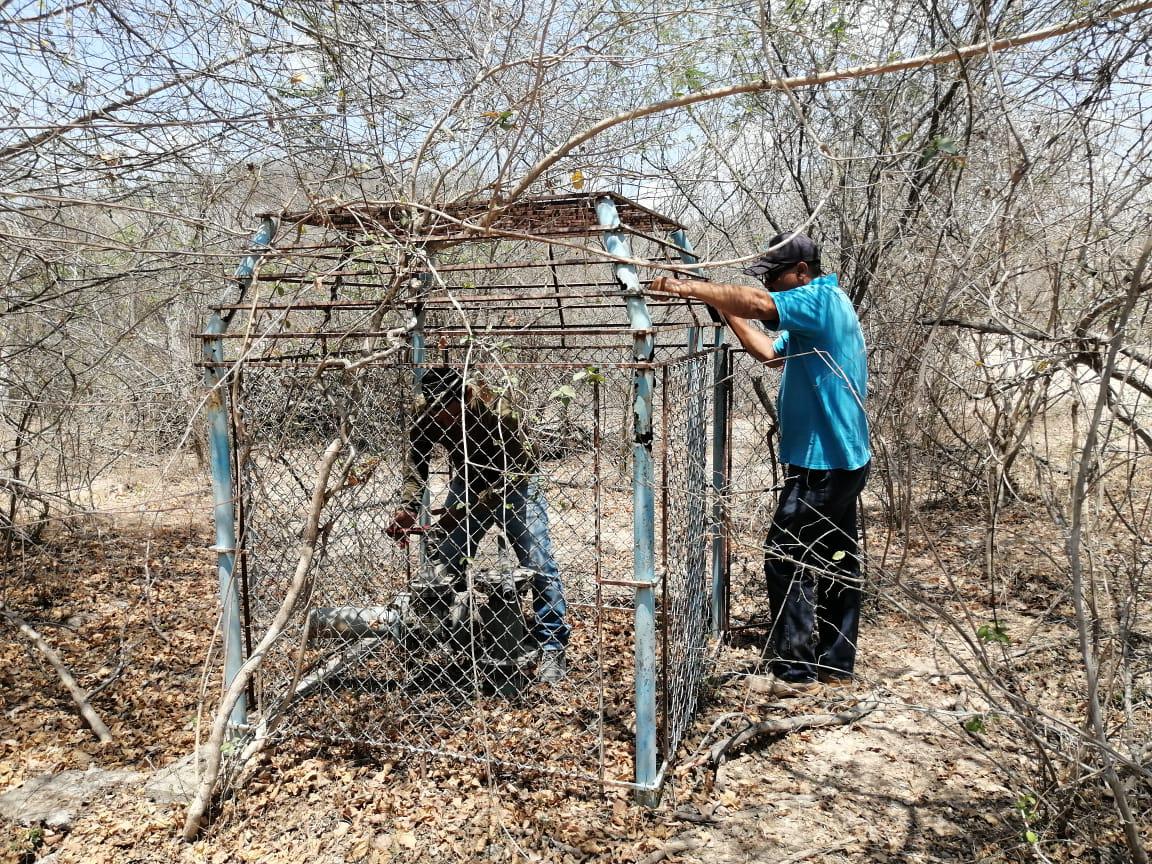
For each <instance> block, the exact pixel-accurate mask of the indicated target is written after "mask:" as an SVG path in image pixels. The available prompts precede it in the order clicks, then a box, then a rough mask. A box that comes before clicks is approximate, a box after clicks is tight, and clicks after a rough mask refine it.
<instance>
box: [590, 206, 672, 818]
mask: <svg viewBox="0 0 1152 864" xmlns="http://www.w3.org/2000/svg"><path fill="white" fill-rule="evenodd" d="M596 217H597V219H598V220H599V222H600V226H601V227H602V228H603V229H604V248H605V249H606V250H607V251H608V252H609V254H611V255H615V256H617V257H619V258H631V257H632V250H631V247H630V244H629V242H628V236H627V234H626V233H625V232H624V231H623V230H621V223H620V216H619V214H618V213H617V212H616V205H615V203H614V202H613V200H612V198H610V197H604V198H601V199H600V200H599V201H598V202H597V203H596ZM613 271H614V273H615V275H616V279H617V281H618V282H619V283H620V285H621V286H622V287H623V288H624V291H625V303H626V305H627V308H628V322H629V325H630V327H631V329H632V333H633V341H632V353H633V357H634V359H635V360H637V361H641V362H644V363H646V362H649V361H651V359H652V347H653V340H652V319H651V318H650V316H649V314H648V307H647V305H646V304H645V302H644V296H643V295H642V294H641V293H640V277H639V274H638V273H637V270H636V267H635V266H634V265H632V264H614V265H613ZM632 383H633V388H632V393H633V403H632V416H633V430H634V437H633V444H632V540H633V551H632V572H633V576H634V578H635V581H636V583H637V585H636V601H635V629H636V645H635V668H636V752H635V755H634V759H635V776H636V790H637V792H636V795H637V799H638V800H639V801H640V803H642V804H644V805H646V806H649V807H655V806H656V804H657V803H659V785H658V784H659V776H658V765H657V762H656V755H657V754H656V591H655V586H656V576H655V557H656V550H655V547H656V529H655V506H654V502H653V488H652V487H653V482H654V477H655V469H654V466H653V462H652V386H653V374H652V370H651V369H650V368H640V367H637V368H636V369H635V370H634V371H633V374H632Z"/></svg>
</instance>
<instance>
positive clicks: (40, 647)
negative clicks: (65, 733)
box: [0, 609, 112, 744]
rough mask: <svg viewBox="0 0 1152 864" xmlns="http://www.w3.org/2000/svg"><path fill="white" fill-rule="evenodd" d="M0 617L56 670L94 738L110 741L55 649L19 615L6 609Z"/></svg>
mask: <svg viewBox="0 0 1152 864" xmlns="http://www.w3.org/2000/svg"><path fill="white" fill-rule="evenodd" d="M0 615H3V616H4V618H6V619H7V620H8V622H9V623H10V624H12V625H13V626H14V627H15V628H16V629H17V630H19V631H20V632H21V633H22V634H23V635H24V636H26V637H27V638H28V640H29V641H30V642H31V643H32V644H33V645H35V646H36V650H37V651H39V652H40V653H41V654H43V655H44V657H45V659H47V660H48V662H49V663H50V664H52V668H53V669H55V670H56V674H57V675H59V676H60V681H61V682H63V684H64V687H65V688H66V689H67V690H68V693H69V695H70V696H71V697H72V701H73V702H75V703H76V707H77V708H79V709H80V715H81V716H82V717H83V718H84V720H85V721H86V722H87V723H88V726H89V727H90V728H91V729H92V731H93V732H95V733H96V737H97V738H99V739H100V741H101V742H102V743H104V744H107V743H109V742H110V741H111V740H112V733H111V732H110V731H109V730H108V727H107V726H105V725H104V721H103V720H101V719H100V715H99V714H97V713H96V711H95V709H93V708H92V705H91V704H90V703H89V702H88V694H87V693H85V692H84V689H83V688H82V687H81V686H80V685H79V684H77V683H76V679H75V678H73V677H72V673H71V672H69V671H68V667H67V666H65V665H64V661H63V660H61V659H60V655H59V654H57V653H56V651H55V649H54V648H53V647H52V646H51V645H49V644H48V643H47V642H45V641H44V637H43V636H41V635H40V634H39V633H38V632H37V631H36V630H34V629H33V628H32V627H30V626H29V625H28V624H27V622H25V621H24V619H23V618H21V617H20V616H19V615H16V614H15V613H13V612H9V611H8V610H7V609H0Z"/></svg>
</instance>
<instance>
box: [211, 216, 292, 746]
mask: <svg viewBox="0 0 1152 864" xmlns="http://www.w3.org/2000/svg"><path fill="white" fill-rule="evenodd" d="M275 233H276V221H275V220H274V219H270V218H266V219H264V221H263V222H261V224H260V230H259V231H257V232H256V235H255V236H254V237H253V238H252V246H253V251H252V252H251V253H249V254H248V255H246V256H245V257H244V258H243V260H241V262H240V265H239V266H238V267H237V268H236V279H237V281H238V282H239V286H240V295H241V296H243V294H244V292H245V291H246V290H247V289H248V286H249V285H251V284H252V274H253V272H254V271H255V269H256V264H257V263H258V262H259V260H260V257H261V255H262V254H263V252H262V251H261V247H265V248H266V247H267V246H268V244H269V243H271V242H272V237H273V235H274V234H275ZM225 329H226V324H225V321H224V319H222V318H221V317H220V315H219V314H213V315H212V318H211V320H210V321H209V322H208V327H207V331H206V332H208V333H209V334H212V335H213V336H216V337H219V336H222V335H223V334H224V331H225ZM203 350H204V359H205V360H206V361H208V365H207V366H205V368H204V386H206V387H207V388H208V389H209V393H208V406H207V412H206V417H207V420H208V454H209V455H208V459H209V465H210V467H211V472H212V499H213V505H214V506H213V516H214V518H215V522H216V546H215V550H216V576H217V582H218V584H219V590H220V608H221V616H222V617H221V630H222V632H223V636H224V688H225V689H227V688H228V687H230V686H231V685H232V682H233V681H235V680H236V676H237V675H238V674H239V672H240V666H241V664H242V663H243V661H244V657H243V655H244V647H243V645H244V643H243V641H242V640H243V637H242V632H241V626H240V586H239V585H238V584H237V583H236V579H235V578H234V572H233V571H234V569H235V566H236V506H235V497H234V494H235V493H234V489H235V486H234V484H233V477H232V449H231V442H230V441H229V437H228V403H227V400H226V394H227V389H226V387H225V386H224V378H225V374H226V372H227V369H226V368H225V365H224V340H223V339H220V338H214V339H207V340H205V341H204V349H203ZM229 719H230V720H231V723H232V725H233V726H234V727H235V726H243V725H244V724H245V723H246V722H247V720H248V699H247V695H246V694H241V695H240V698H239V699H238V700H237V701H236V705H235V707H233V709H232V714H231V717H230V718H229Z"/></svg>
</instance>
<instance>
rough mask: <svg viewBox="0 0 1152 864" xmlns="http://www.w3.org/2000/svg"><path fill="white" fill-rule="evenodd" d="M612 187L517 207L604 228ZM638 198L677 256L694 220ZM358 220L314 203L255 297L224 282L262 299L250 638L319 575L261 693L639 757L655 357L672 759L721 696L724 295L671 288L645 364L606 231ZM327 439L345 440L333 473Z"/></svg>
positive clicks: (433, 738) (453, 738)
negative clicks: (713, 337) (642, 507)
mask: <svg viewBox="0 0 1152 864" xmlns="http://www.w3.org/2000/svg"><path fill="white" fill-rule="evenodd" d="M588 203H589V200H587V199H581V200H576V201H575V203H573V201H570V200H568V199H565V201H564V202H562V205H563V206H562V207H560V208H559V209H557V208H556V207H555V206H554V205H549V206H548V207H544V208H543V209H542V210H540V212H532V211H529V212H528V214H527V215H524V214H523V213H521V214H520V215H519V216H517V217H516V218H525V219H528V220H529V222H531V221H532V220H533V219H535V220H536V221H535V223H534V224H535V225H536V227H540V226H541V225H544V228H545V229H546V231H547V232H551V234H550V236H556V235H557V234H560V235H563V236H565V237H568V236H579V235H581V234H583V235H585V236H588V235H594V234H595V233H598V232H599V230H600V229H599V228H598V226H597V225H596V223H595V221H594V211H593V210H592V209H591V208H590V207H588V206H587V205H588ZM549 208H551V209H549ZM572 208H575V209H572ZM625 212H629V211H625ZM632 212H633V215H634V216H637V218H641V219H644V220H647V223H646V224H645V226H644V228H645V230H643V231H637V230H635V226H629V227H628V230H631V231H632V232H633V240H634V242H635V249H636V254H637V255H638V256H639V257H640V258H645V257H646V258H648V259H649V260H653V261H657V260H667V256H668V254H669V252H670V251H671V249H672V247H669V245H668V244H667V243H662V242H661V241H659V240H658V238H656V237H655V236H654V234H655V232H656V231H657V230H665V231H667V230H671V228H673V227H675V226H674V225H672V224H670V223H666V222H661V221H660V219H659V217H655V216H654V215H653V214H648V213H647V211H639V210H638V211H632ZM541 214H543V215H541ZM574 214H575V215H574ZM375 215H376V217H378V218H383V216H381V214H379V213H377V214H375ZM458 215H459V214H458ZM467 216H468V214H463V215H462V216H461V218H464V217H467ZM545 217H547V218H545ZM388 218H389V219H391V220H392V221H391V222H390V223H389V225H390V229H391V230H393V231H399V230H400V229H401V228H402V227H404V226H403V220H402V219H400V218H399V217H397V216H395V214H392V215H389V216H388ZM468 218H470V217H468ZM541 220H543V221H541ZM589 220H593V221H589ZM337 221H338V220H336V219H335V217H333V219H330V220H328V221H327V222H325V221H324V220H319V224H317V220H315V219H312V220H310V221H309V220H306V219H301V221H300V223H299V224H300V225H301V226H302V228H301V230H299V231H297V237H296V239H297V242H296V244H295V245H294V246H284V247H283V248H281V249H280V250H279V252H278V255H277V256H276V258H275V261H276V267H275V268H266V269H265V270H264V271H262V272H261V273H259V274H257V276H256V277H255V278H254V280H253V285H254V286H255V288H256V289H257V291H258V295H259V296H258V297H257V299H256V300H255V301H250V302H248V303H247V304H239V303H238V304H235V305H233V306H231V307H221V311H222V312H223V313H229V314H240V316H241V317H242V318H243V319H244V320H243V323H242V326H237V325H236V324H233V326H232V327H231V328H230V330H229V333H228V334H226V335H225V336H224V337H221V341H222V342H224V343H225V347H224V350H223V353H224V355H225V357H226V358H227V359H228V361H229V366H228V368H229V370H230V372H229V381H230V384H231V391H232V397H233V406H234V407H233V444H234V447H235V459H236V463H237V467H238V472H237V476H238V479H237V484H238V489H239V495H238V501H239V511H240V512H239V520H240V543H239V545H240V547H241V548H242V550H243V553H242V555H241V557H240V574H241V577H242V583H243V586H244V592H243V593H244V597H243V602H244V606H245V610H246V626H247V628H248V630H249V632H250V634H251V637H250V638H252V639H255V638H258V637H259V636H260V634H261V633H262V632H263V631H264V630H265V629H266V628H267V627H268V626H269V625H270V623H271V622H272V621H273V620H274V619H275V618H276V617H277V616H278V615H281V617H284V615H283V610H281V605H282V604H283V602H284V598H285V596H286V595H287V593H288V591H289V586H290V585H292V584H293V583H294V582H295V583H297V584H301V583H302V584H303V586H304V591H303V595H302V599H301V601H300V603H298V604H297V606H296V608H295V609H294V610H291V613H292V614H289V615H288V616H287V617H288V621H289V623H288V625H287V628H286V630H285V633H284V636H283V637H282V638H280V639H279V640H278V641H277V642H276V643H275V645H274V646H273V648H272V650H271V651H270V652H269V654H268V656H267V659H266V660H265V662H264V664H263V667H262V670H261V675H260V680H259V688H258V693H257V696H258V698H257V702H258V706H259V710H260V711H261V712H262V713H263V714H264V715H265V716H276V717H277V718H279V720H278V725H277V726H276V730H277V732H276V734H279V735H281V736H290V735H306V736H310V737H315V738H323V739H327V740H342V741H353V742H359V743H363V744H369V745H373V746H377V747H386V748H393V749H397V750H402V751H407V752H416V753H432V754H439V755H446V756H452V757H456V758H461V759H468V760H478V761H487V762H495V763H498V764H502V765H507V766H512V767H519V768H527V769H532V770H542V771H549V772H558V773H562V774H565V775H567V776H572V777H582V778H587V779H592V780H597V781H600V782H604V783H622V784H630V783H632V782H633V768H634V765H633V756H634V754H633V743H634V740H635V739H634V736H635V734H636V730H635V722H636V721H635V718H636V716H637V711H636V706H635V704H634V702H633V696H634V693H635V692H636V686H637V685H636V681H635V677H636V671H635V670H636V668H637V662H638V661H637V660H636V659H634V658H635V654H636V651H637V647H636V645H637V644H638V643H637V634H636V631H635V615H636V612H635V609H634V606H635V605H636V597H637V596H638V595H637V592H638V588H637V586H638V584H639V583H638V582H637V581H636V579H637V575H636V570H635V567H636V565H635V563H634V562H635V555H636V548H635V546H636V542H637V541H636V537H637V535H636V533H635V523H636V521H637V518H639V517H637V516H636V514H635V513H634V501H635V500H636V496H637V495H638V494H641V493H639V492H638V490H637V486H636V476H635V471H634V463H633V455H634V448H635V446H637V445H636V444H635V438H636V435H635V431H634V425H635V416H636V412H637V410H638V407H637V405H638V402H637V391H636V385H635V379H636V376H637V375H638V372H639V370H642V369H645V368H647V369H652V370H654V371H655V373H656V376H655V393H654V397H653V411H652V417H653V434H652V440H651V448H652V453H653V456H654V463H653V464H654V473H653V475H652V476H651V477H650V478H648V480H647V482H649V483H651V489H650V490H647V491H649V492H651V494H652V498H653V500H654V502H655V525H653V526H651V527H652V529H653V535H654V537H655V542H656V550H655V551H656V560H657V565H658V566H657V570H658V573H657V574H656V575H657V576H658V577H659V581H658V582H657V586H658V587H657V600H658V605H657V610H656V612H657V622H658V639H657V642H656V644H655V646H649V649H650V650H653V651H655V652H656V653H657V654H658V656H656V657H655V658H654V665H655V668H656V670H657V681H658V719H657V722H658V725H659V731H660V733H661V734H660V736H659V742H660V757H661V759H662V761H663V762H664V763H667V762H669V761H670V760H671V759H672V758H674V755H675V751H676V748H677V746H678V745H679V743H680V741H681V739H682V736H683V733H684V730H685V729H686V728H687V725H688V723H689V722H690V720H691V716H692V712H693V711H694V709H695V704H696V697H697V693H698V690H699V686H700V683H701V681H702V679H703V675H704V671H705V663H704V658H705V646H706V639H707V634H708V622H709V614H710V613H709V602H710V586H711V581H712V572H711V567H710V566H709V565H710V558H709V555H710V543H711V532H710V527H711V526H710V514H711V504H710V501H711V497H710V495H711V491H710V490H711V483H712V477H711V468H710V461H709V459H710V453H709V442H710V440H711V424H712V422H713V416H712V408H713V399H714V395H713V386H712V363H713V354H712V352H709V351H700V350H698V347H699V345H700V344H701V342H700V338H699V337H700V333H701V331H702V329H703V328H702V326H701V325H702V324H704V323H706V322H705V321H701V320H700V311H701V310H699V309H698V308H695V307H692V306H690V305H689V304H687V303H684V302H674V303H673V302H669V303H664V304H649V305H650V310H649V311H650V313H651V322H650V326H649V327H648V328H647V330H646V332H647V333H649V334H650V335H651V337H652V338H653V339H654V341H655V342H656V344H657V345H659V346H660V350H661V352H662V353H661V357H662V360H661V362H659V363H651V362H649V363H647V364H638V363H637V362H636V360H635V359H634V356H633V341H632V332H631V327H630V324H629V320H628V317H627V315H626V314H625V310H624V303H623V300H622V297H621V291H620V286H619V285H618V284H617V283H616V282H615V280H614V279H613V278H612V273H611V269H610V267H609V266H608V265H607V264H605V263H604V262H603V261H602V260H600V259H598V258H597V257H596V256H594V255H592V254H590V253H589V252H588V251H584V252H578V253H573V254H568V252H566V253H565V255H564V256H563V257H560V256H558V255H557V254H556V253H555V251H554V250H553V247H551V246H545V245H543V244H540V243H534V242H531V241H526V240H524V239H522V238H519V237H516V238H507V237H503V238H500V237H489V236H485V237H472V236H470V235H466V233H465V234H462V235H461V236H460V237H456V238H454V239H453V240H452V242H451V243H440V244H438V245H437V246H436V255H435V258H434V259H432V258H430V257H429V256H428V255H427V251H428V247H427V246H419V245H417V246H409V247H408V251H407V252H406V253H403V254H401V253H398V252H397V251H396V250H395V248H394V246H395V244H394V243H392V242H389V243H381V241H380V239H379V235H378V234H375V235H372V236H371V237H366V236H364V235H363V234H360V235H354V236H352V235H349V234H347V233H344V234H342V233H341V231H342V230H343V231H347V228H348V226H346V225H345V226H343V228H341V225H339V224H336V223H337ZM513 221H515V220H513ZM517 224H519V223H517ZM452 226H455V227H452ZM303 227H307V231H304V230H303ZM458 227H459V226H458V225H457V223H452V224H451V226H450V228H451V230H456V229H457V228H458ZM426 230H428V229H426ZM310 232H311V233H316V232H319V234H318V236H317V238H316V239H315V240H313V241H309V240H308V239H307V234H308V233H310ZM440 236H441V237H443V236H445V235H443V234H442V235H440ZM390 239H391V240H395V236H394V235H393V236H392V237H391V238H390ZM566 242H567V241H566ZM565 248H566V249H567V248H568V247H565ZM585 248H586V247H585ZM642 275H643V276H644V278H650V275H649V274H642ZM708 332H711V331H708ZM326 453H329V454H331V453H335V454H336V461H335V463H334V465H333V467H332V470H331V473H330V474H329V475H328V477H327V479H326V480H325V481H324V482H322V483H319V485H318V480H317V478H318V476H320V475H319V474H318V467H319V466H320V465H321V463H322V462H323V460H324V459H325V454H326ZM645 494H646V493H645ZM309 514H312V515H313V516H315V517H316V530H315V532H314V534H315V544H314V546H313V545H312V544H310V543H305V542H303V538H304V535H305V533H306V532H305V529H304V526H305V524H306V523H307V521H308V517H309Z"/></svg>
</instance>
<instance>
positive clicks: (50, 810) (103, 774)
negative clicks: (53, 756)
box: [0, 768, 144, 828]
mask: <svg viewBox="0 0 1152 864" xmlns="http://www.w3.org/2000/svg"><path fill="white" fill-rule="evenodd" d="M143 779H144V775H142V774H139V773H137V772H136V771H105V770H103V769H101V768H90V769H89V770H87V771H62V772H60V773H59V774H44V775H41V776H40V777H33V778H32V779H31V780H27V781H25V782H24V783H21V784H20V785H19V786H17V787H16V788H15V789H10V790H8V791H7V792H5V793H4V794H3V795H0V817H2V818H4V819H7V820H9V821H12V822H18V823H20V824H23V825H38V824H41V823H42V824H44V825H46V826H47V827H49V828H67V827H70V826H71V825H72V822H73V821H74V820H75V819H76V816H77V815H78V814H79V813H80V811H81V810H82V809H83V807H84V805H85V804H86V803H88V802H89V801H91V800H92V799H93V798H95V797H96V796H97V795H100V794H104V793H107V792H108V791H110V790H112V789H117V788H120V787H122V786H129V785H135V784H138V783H140V782H141V781H142V780H143Z"/></svg>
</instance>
